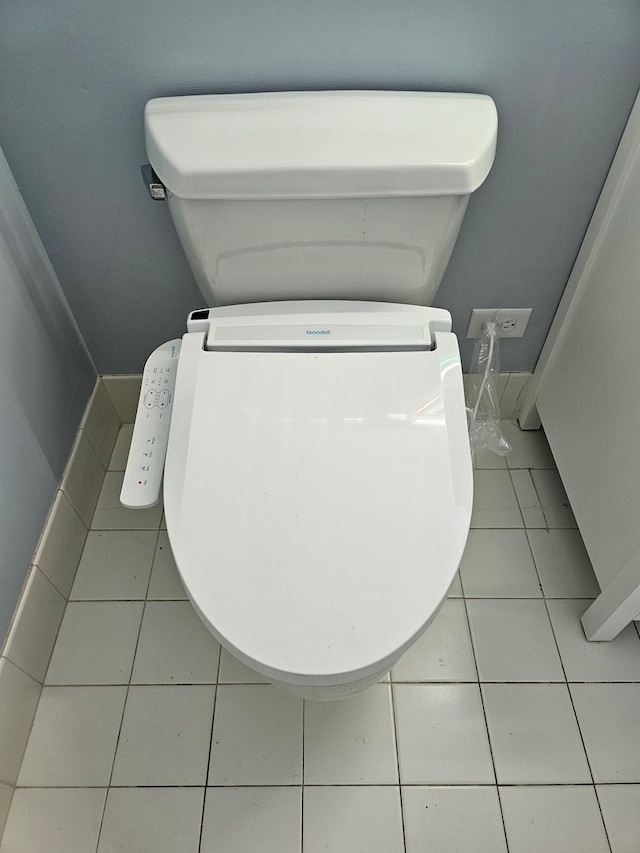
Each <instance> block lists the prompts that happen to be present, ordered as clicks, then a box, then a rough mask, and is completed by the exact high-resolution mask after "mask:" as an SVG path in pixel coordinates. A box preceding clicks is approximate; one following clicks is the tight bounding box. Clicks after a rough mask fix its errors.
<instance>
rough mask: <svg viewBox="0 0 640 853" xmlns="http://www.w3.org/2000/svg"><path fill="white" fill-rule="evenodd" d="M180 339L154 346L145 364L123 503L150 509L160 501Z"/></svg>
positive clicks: (121, 493)
mask: <svg viewBox="0 0 640 853" xmlns="http://www.w3.org/2000/svg"><path fill="white" fill-rule="evenodd" d="M180 344H181V341H180V340H175V341H168V342H167V343H166V344H162V346H160V347H158V349H156V350H154V351H153V352H152V353H151V355H150V356H149V358H148V359H147V363H146V364H145V366H144V372H143V374H142V387H141V389H140V398H139V400H138V409H137V411H136V421H135V424H134V427H133V438H132V439H131V448H130V450H129V458H128V459H127V467H126V469H125V473H124V482H123V484H122V491H121V492H120V503H121V504H122V505H123V506H126V507H129V508H130V509H147V508H148V507H152V506H155V504H157V503H158V498H159V496H160V486H161V484H162V473H163V471H164V460H165V456H166V455H167V444H168V442H169V427H170V426H171V409H172V406H173V393H174V390H175V384H176V374H177V372H178V357H179V355H180Z"/></svg>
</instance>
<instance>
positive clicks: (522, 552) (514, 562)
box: [460, 530, 542, 598]
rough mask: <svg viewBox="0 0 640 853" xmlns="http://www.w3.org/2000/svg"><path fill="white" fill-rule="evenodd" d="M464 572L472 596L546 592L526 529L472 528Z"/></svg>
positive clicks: (528, 595) (523, 595) (522, 595)
mask: <svg viewBox="0 0 640 853" xmlns="http://www.w3.org/2000/svg"><path fill="white" fill-rule="evenodd" d="M460 574H461V577H462V584H463V588H464V594H465V595H466V596H467V597H468V598H536V597H538V598H539V597H540V596H541V595H542V590H541V589H540V581H539V579H538V573H537V572H536V567H535V563H534V562H533V557H532V556H531V548H530V547H529V540H528V539H527V535H526V533H525V532H524V530H471V531H469V539H468V540H467V547H466V548H465V552H464V556H463V557H462V563H461V565H460Z"/></svg>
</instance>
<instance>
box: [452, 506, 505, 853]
mask: <svg viewBox="0 0 640 853" xmlns="http://www.w3.org/2000/svg"><path fill="white" fill-rule="evenodd" d="M519 506H520V504H518V507H519ZM460 580H461V582H462V577H461V579H460ZM463 592H464V587H463ZM462 601H463V603H464V612H465V616H466V621H467V631H468V632H469V639H470V640H471V654H472V655H473V665H474V667H475V670H476V678H477V682H476V683H477V685H478V693H479V694H480V705H481V706H482V715H483V717H484V727H485V731H486V733H487V743H488V744H489V755H490V756H491V766H492V768H493V778H494V780H495V784H494V785H492V786H491V787H493V788H495V791H496V795H497V797H498V806H499V808H500V820H501V821H502V832H503V834H504V841H505V845H506V848H507V850H508V849H509V841H508V839H507V825H506V822H505V819H504V811H503V808H502V799H501V798H500V787H499V785H498V773H497V771H496V761H495V758H494V755H493V744H492V743H491V734H490V732H489V719H488V717H487V709H486V707H485V704H484V693H483V690H482V684H483V683H488V682H481V681H480V670H479V668H478V657H477V654H476V646H475V640H474V638H473V631H472V630H471V619H470V618H469V611H468V608H467V600H466V598H464V597H463V599H462Z"/></svg>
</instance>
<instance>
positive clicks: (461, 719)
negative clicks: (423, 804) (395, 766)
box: [393, 684, 495, 785]
mask: <svg viewBox="0 0 640 853" xmlns="http://www.w3.org/2000/svg"><path fill="white" fill-rule="evenodd" d="M393 690H394V697H395V709H396V726H397V732H398V754H399V759H400V781H401V782H402V783H403V784H405V785H406V784H408V785H411V784H417V785H429V784H432V785H464V784H470V785H474V784H492V783H494V782H495V777H494V773H493V765H492V763H491V754H490V752H489V741H488V739H487V731H486V727H485V722H484V715H483V711H482V703H481V701H480V691H479V689H478V687H477V685H475V684H419V685H418V684H398V685H394V688H393Z"/></svg>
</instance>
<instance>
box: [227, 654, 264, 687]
mask: <svg viewBox="0 0 640 853" xmlns="http://www.w3.org/2000/svg"><path fill="white" fill-rule="evenodd" d="M218 683H219V684H268V682H267V679H266V678H264V677H263V676H262V675H260V674H259V673H257V672H254V671H253V670H252V669H251V668H250V667H248V666H245V665H244V664H243V663H240V661H239V660H238V659H237V658H234V656H233V655H232V654H231V652H228V651H227V650H226V649H222V655H221V657H220V672H219V673H218Z"/></svg>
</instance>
